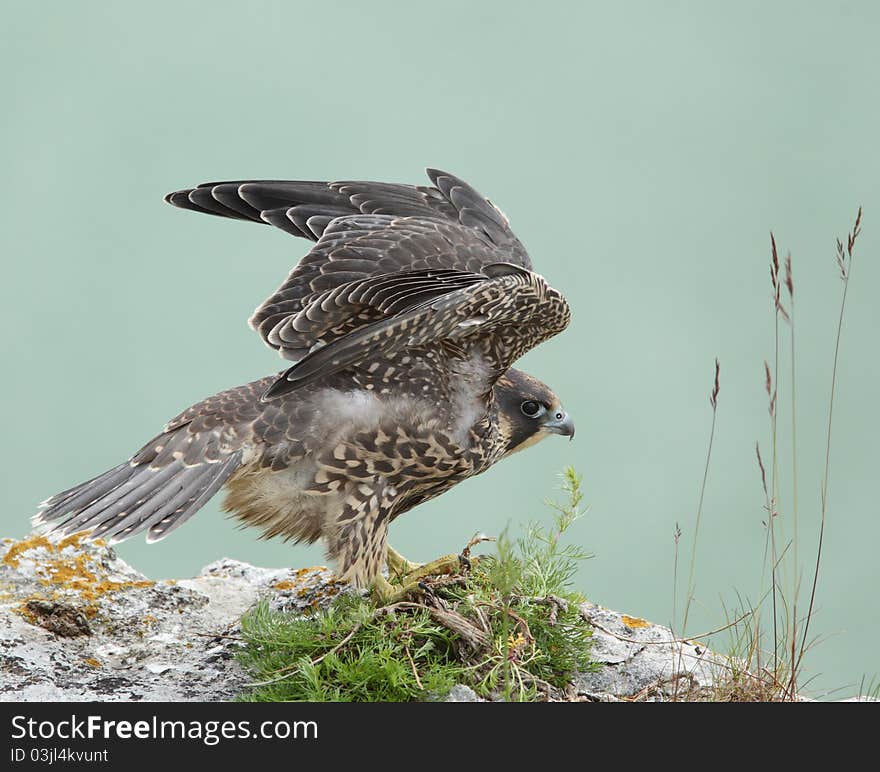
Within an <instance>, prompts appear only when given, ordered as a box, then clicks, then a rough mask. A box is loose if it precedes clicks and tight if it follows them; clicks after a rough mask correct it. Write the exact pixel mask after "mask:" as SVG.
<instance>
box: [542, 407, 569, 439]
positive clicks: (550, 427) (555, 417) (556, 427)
mask: <svg viewBox="0 0 880 772" xmlns="http://www.w3.org/2000/svg"><path fill="white" fill-rule="evenodd" d="M544 429H546V430H547V431H548V432H553V434H561V435H562V436H563V437H568V438H569V439H570V440H573V439H574V421H572V420H571V416H570V415H569V414H568V413H566V412H565V411H564V410H563V409H562V408H558V409H557V410H555V411H553V412H551V413H548V420H547V421H545V422H544Z"/></svg>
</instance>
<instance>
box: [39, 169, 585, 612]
mask: <svg viewBox="0 0 880 772" xmlns="http://www.w3.org/2000/svg"><path fill="white" fill-rule="evenodd" d="M428 176H429V178H430V180H431V182H432V183H433V184H432V185H431V186H418V187H416V186H410V185H396V184H387V183H379V182H293V181H239V182H220V183H207V184H203V185H200V186H199V187H197V188H192V189H188V190H181V191H178V192H176V193H171V194H169V195H168V196H166V200H167V201H168V202H169V203H171V204H173V205H174V206H178V207H181V208H183V209H192V210H194V211H197V212H205V213H207V214H213V215H219V216H221V217H229V218H233V219H239V220H250V221H252V222H256V223H263V224H266V223H268V224H270V225H274V226H275V227H277V228H280V229H281V230H283V231H286V232H287V233H290V234H292V235H294V236H301V237H304V238H307V239H310V240H312V241H314V242H315V244H314V246H313V247H312V249H311V251H310V252H309V253H308V254H307V255H306V256H305V257H304V258H303V259H302V260H301V261H300V262H299V264H298V265H297V266H296V267H295V268H294V269H293V271H291V273H290V274H289V276H288V278H287V280H286V281H285V282H284V283H283V284H282V285H281V287H279V289H278V290H277V291H276V292H275V293H274V294H273V295H272V296H271V297H270V298H269V299H268V300H267V301H266V302H265V303H263V304H262V305H261V306H260V307H259V308H258V309H257V310H256V312H255V313H254V315H253V316H252V317H251V319H250V324H251V326H252V327H253V328H254V330H256V331H257V332H258V333H259V335H260V336H261V337H262V338H263V340H264V341H265V342H266V343H267V344H268V345H269V346H271V347H272V348H274V349H277V350H278V352H279V353H280V354H281V356H282V357H284V358H285V359H288V360H290V361H291V362H292V363H293V364H292V366H290V367H289V368H288V369H287V370H286V371H285V372H283V373H281V374H278V375H273V376H269V377H267V378H263V379H261V380H258V381H254V382H253V383H249V384H246V385H244V386H239V387H238V388H234V389H229V390H227V391H223V392H221V393H219V394H216V395H215V396H213V397H209V398H208V399H206V400H204V401H203V402H199V403H198V404H196V405H193V406H192V407H190V408H188V409H187V410H185V411H184V412H183V413H181V414H180V415H179V416H177V417H176V418H173V419H172V420H171V421H170V422H169V423H168V424H167V425H166V426H165V428H164V429H163V431H162V432H161V433H160V434H159V435H158V436H156V437H155V438H153V439H152V440H150V441H149V442H148V443H147V444H146V445H144V447H143V448H141V450H139V451H138V452H137V453H135V454H134V455H133V456H132V457H131V458H130V459H129V460H128V461H125V462H123V463H121V464H120V465H119V466H116V467H114V468H113V469H110V470H109V471H107V472H105V473H104V474H102V475H99V476H98V477H95V478H94V479H92V480H89V481H88V482H85V483H82V484H81V485H77V486H76V487H74V488H71V489H70V490H67V491H64V492H63V493H59V494H57V495H55V496H53V497H52V498H50V499H48V500H47V501H46V502H44V503H43V505H42V510H41V512H40V513H39V514H38V515H37V516H36V518H35V522H36V523H39V524H47V527H48V529H49V530H54V531H59V532H64V533H72V532H75V531H80V530H91V536H92V537H104V538H107V539H109V540H110V541H111V542H115V541H120V540H122V539H126V538H128V537H129V536H133V535H134V534H136V533H140V532H141V531H146V533H147V541H157V540H158V539H161V538H163V537H164V536H166V535H167V534H168V533H170V532H171V531H173V530H174V529H175V528H177V527H178V526H180V525H182V524H183V523H184V522H186V520H188V519H189V518H190V517H191V516H192V515H194V514H195V513H196V512H197V511H198V510H199V508H200V507H202V506H203V505H204V504H205V503H206V502H207V501H208V500H209V499H210V498H211V497H212V496H213V495H214V494H215V493H216V492H217V491H218V490H219V489H220V488H221V487H223V486H225V488H226V491H227V496H226V500H225V502H224V504H223V506H224V508H225V509H226V510H227V511H229V512H231V513H233V514H234V515H235V516H236V517H238V518H240V519H241V520H243V521H244V522H245V523H248V524H250V525H255V526H257V527H258V528H261V529H262V531H263V535H264V536H266V537H272V536H281V537H283V538H285V539H293V540H294V541H296V542H300V541H307V542H309V543H312V542H315V541H317V540H318V539H323V540H324V542H325V544H326V548H327V553H328V556H329V557H330V558H331V559H332V560H333V561H334V562H335V564H336V567H337V570H338V573H339V575H340V576H341V578H343V579H344V580H346V581H348V582H351V583H353V584H354V585H356V586H358V587H368V586H371V587H373V589H375V590H376V591H377V592H378V593H379V594H380V595H381V594H385V593H387V592H388V591H389V590H390V588H389V587H388V584H387V582H386V581H385V580H384V579H383V577H382V575H381V573H380V571H381V569H382V567H383V565H384V564H385V562H386V559H390V558H395V559H398V560H399V556H397V555H396V553H394V552H393V551H389V548H388V546H387V532H388V525H389V523H390V522H391V521H392V520H394V518H396V517H398V516H399V515H401V514H402V513H404V512H406V511H407V510H409V509H411V508H412V507H414V506H416V505H418V504H420V503H421V502H423V501H426V500H428V499H430V498H433V497H434V496H437V495H439V494H441V493H443V492H444V491H446V490H448V489H449V488H451V487H452V486H453V485H455V484H456V483H458V482H461V481H462V480H464V479H466V478H468V477H471V476H473V475H476V474H480V473H481V472H484V471H485V470H486V469H488V468H489V467H490V466H492V465H493V464H494V463H495V462H496V461H498V460H499V459H501V458H504V457H505V456H507V455H510V454H511V453H514V452H515V451H517V450H520V449H522V448H525V447H528V446H529V445H532V444H534V443H535V442H537V441H539V440H540V439H542V438H543V437H546V436H547V435H549V434H561V435H565V436H569V437H571V436H573V435H574V425H573V423H572V421H571V419H570V418H569V416H568V414H567V413H566V412H565V410H564V409H563V408H562V406H561V404H560V402H559V399H558V398H557V397H556V395H555V394H554V393H553V392H552V391H551V390H550V389H549V388H548V387H547V386H545V385H544V384H543V383H541V382H540V381H537V380H536V379H534V378H532V377H531V376H529V375H526V374H525V373H523V372H521V371H519V370H515V369H512V367H511V365H512V364H513V363H514V362H515V361H516V360H517V359H518V358H519V357H520V356H522V355H523V354H524V353H525V352H526V351H528V350H529V349H531V348H533V347H534V346H537V345H538V344H540V343H541V342H543V341H545V340H547V339H548V338H550V337H552V336H553V335H556V334H557V333H559V332H561V331H562V330H563V329H565V327H566V326H567V325H568V322H569V317H570V312H569V307H568V304H567V303H566V301H565V299H564V298H563V297H562V295H561V294H560V293H559V292H557V291H556V290H555V289H553V288H552V287H550V286H548V285H547V283H546V282H545V281H544V279H543V278H542V277H541V276H539V275H538V274H536V273H533V272H532V264H531V260H530V259H529V256H528V254H527V253H526V251H525V249H524V247H523V246H522V244H521V243H520V242H519V240H518V239H517V238H516V237H515V236H514V235H513V233H512V232H511V231H510V228H509V226H508V222H507V219H506V218H505V217H504V215H503V214H502V213H501V212H500V211H499V210H498V209H497V208H496V207H495V206H494V205H493V204H492V203H491V202H489V201H488V200H486V199H485V198H483V197H482V196H481V195H480V194H478V193H477V192H476V191H475V190H474V189H473V188H472V187H471V186H470V185H468V184H466V183H465V182H463V181H462V180H460V179H458V178H457V177H454V176H453V175H451V174H447V173H445V172H440V171H436V170H433V169H429V170H428Z"/></svg>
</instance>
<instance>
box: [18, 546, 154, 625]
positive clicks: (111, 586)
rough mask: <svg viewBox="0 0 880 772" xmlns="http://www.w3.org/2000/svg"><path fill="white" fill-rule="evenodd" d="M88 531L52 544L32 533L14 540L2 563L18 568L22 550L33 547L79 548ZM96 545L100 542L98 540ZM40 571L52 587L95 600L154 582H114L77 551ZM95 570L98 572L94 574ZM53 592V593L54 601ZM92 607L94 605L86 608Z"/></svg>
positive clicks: (43, 580)
mask: <svg viewBox="0 0 880 772" xmlns="http://www.w3.org/2000/svg"><path fill="white" fill-rule="evenodd" d="M87 533H88V532H87V531H80V532H79V533H75V534H72V535H71V536H67V537H65V538H64V539H62V540H61V541H59V542H58V543H57V544H52V542H51V541H49V539H47V538H46V537H45V536H32V537H31V538H29V539H23V540H22V541H20V542H16V543H14V544H13V545H12V546H11V547H10V548H9V549H8V550H7V551H6V554H5V555H4V556H3V562H4V563H6V564H7V565H9V566H12V567H13V568H18V567H19V564H20V562H21V558H22V556H23V555H24V553H25V552H28V551H30V550H33V549H39V548H42V549H44V550H46V552H48V553H51V554H58V553H59V552H61V551H62V550H64V549H65V548H67V547H75V548H79V547H81V544H80V542H81V540H82V539H83V538H84V537H85V536H86V535H87ZM95 543H96V544H98V545H99V546H100V545H101V544H103V542H102V541H101V540H100V539H97V540H96V542H95ZM38 570H39V571H40V573H42V574H44V576H43V577H42V578H41V579H40V583H41V584H43V585H45V586H47V587H48V586H54V587H56V588H58V589H63V590H72V591H74V592H77V593H79V594H80V595H81V596H82V597H83V599H85V600H96V599H97V598H98V597H100V596H101V595H105V594H106V593H108V592H114V591H116V590H127V589H130V588H136V587H152V586H153V585H154V584H155V582H152V581H149V580H143V581H136V582H114V581H110V580H107V579H104V578H103V577H104V576H106V571H105V570H104V569H103V567H101V566H100V565H94V564H93V563H91V562H90V561H89V558H88V556H87V555H85V554H79V555H76V556H73V557H58V558H55V559H52V560H47V561H45V562H44V563H43V564H42V565H40V566H39V567H38ZM96 571H98V572H100V575H99V574H98V573H95V572H96ZM55 595H57V592H56V593H53V598H52V599H53V600H54V599H55ZM88 608H93V607H87V609H88ZM95 613H97V609H95V610H94V611H92V615H94V614H95Z"/></svg>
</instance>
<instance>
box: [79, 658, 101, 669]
mask: <svg viewBox="0 0 880 772" xmlns="http://www.w3.org/2000/svg"><path fill="white" fill-rule="evenodd" d="M83 662H85V663H86V664H87V665H88V666H89V667H101V662H100V660H97V659H95V658H94V657H85V658H84V659H83Z"/></svg>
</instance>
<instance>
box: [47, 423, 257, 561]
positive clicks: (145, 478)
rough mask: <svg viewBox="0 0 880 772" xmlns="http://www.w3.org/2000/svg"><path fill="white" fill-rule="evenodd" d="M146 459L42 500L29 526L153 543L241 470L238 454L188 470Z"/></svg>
mask: <svg viewBox="0 0 880 772" xmlns="http://www.w3.org/2000/svg"><path fill="white" fill-rule="evenodd" d="M157 439H158V438H157ZM154 442H155V441H154ZM147 447H150V446H149V445H148V446H147ZM166 447H167V446H166ZM149 455H152V456H154V458H150V459H149V460H147V459H144V458H143V456H144V453H143V451H142V452H141V453H139V454H137V455H135V456H134V457H133V458H132V459H131V460H130V461H126V462H124V463H122V464H119V466H115V467H113V468H112V469H110V470H108V471H107V472H104V474H102V475H98V477H95V478H94V479H92V480H89V481H88V482H84V483H81V484H80V485H77V486H76V487H74V488H70V489H69V490H66V491H63V492H62V493H58V494H56V495H55V496H52V497H51V498H49V499H47V500H46V501H44V502H43V504H42V505H41V511H40V512H39V513H38V514H37V515H36V516H35V517H34V518H33V523H34V525H36V526H44V525H45V526H48V527H47V528H46V529H45V530H46V531H47V532H54V533H59V534H68V533H75V532H77V531H85V530H89V531H91V534H90V535H91V537H92V538H98V537H103V538H105V539H108V540H109V541H110V543H111V544H112V543H115V542H119V541H122V540H123V539H127V538H129V537H130V536H134V535H135V534H137V533H141V532H143V531H146V532H147V541H148V542H154V541H158V540H159V539H161V538H163V537H165V536H167V535H168V534H169V533H171V531H173V530H174V529H175V528H178V527H179V526H181V525H183V524H184V523H185V522H186V521H187V520H189V518H190V517H192V516H193V515H194V514H195V513H196V512H198V510H199V509H201V508H202V506H204V505H205V504H206V503H207V501H208V499H210V498H211V497H212V496H213V495H214V494H215V493H216V492H217V491H218V490H219V489H220V487H221V486H222V485H223V483H225V482H226V480H227V479H228V478H229V476H230V475H231V474H232V473H233V472H234V471H235V470H236V469H238V467H239V466H240V465H241V457H242V451H241V450H238V451H236V452H234V453H231V454H229V455H224V456H222V457H220V458H219V459H217V460H216V461H213V462H208V461H202V462H201V463H197V464H191V465H187V464H186V463H185V462H184V459H183V458H181V457H176V458H174V457H172V458H171V459H166V460H167V463H164V464H161V465H156V464H155V463H154V462H155V461H157V460H158V459H156V458H155V454H153V453H151V454H149Z"/></svg>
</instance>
